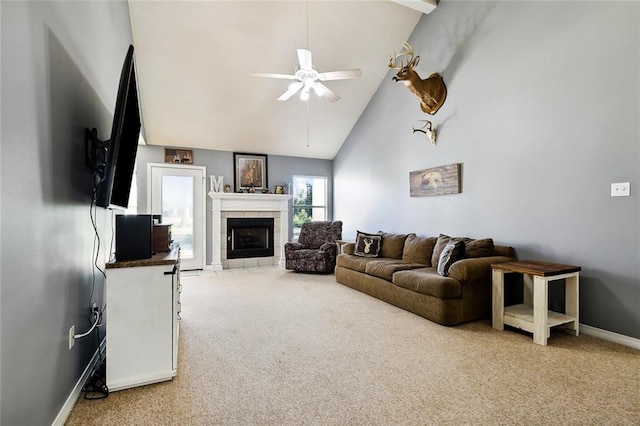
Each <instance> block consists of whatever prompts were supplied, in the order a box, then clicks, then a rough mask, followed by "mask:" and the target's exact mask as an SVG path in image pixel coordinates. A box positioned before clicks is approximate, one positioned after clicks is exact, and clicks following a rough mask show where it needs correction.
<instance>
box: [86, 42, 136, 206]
mask: <svg viewBox="0 0 640 426" xmlns="http://www.w3.org/2000/svg"><path fill="white" fill-rule="evenodd" d="M140 126H141V121H140V109H139V106H138V87H137V84H136V71H135V62H134V57H133V46H129V50H128V51H127V56H126V57H125V59H124V64H123V65H122V73H121V74H120V84H119V86H118V94H117V98H116V107H115V112H114V115H113V125H112V127H111V139H110V141H109V146H108V154H107V161H106V164H105V169H104V174H103V176H102V177H101V179H100V182H99V183H98V186H97V189H96V205H97V206H99V207H108V208H118V209H126V208H127V207H128V205H129V192H130V191H131V180H132V178H133V171H134V168H135V163H136V153H137V152H138V138H139V136H140Z"/></svg>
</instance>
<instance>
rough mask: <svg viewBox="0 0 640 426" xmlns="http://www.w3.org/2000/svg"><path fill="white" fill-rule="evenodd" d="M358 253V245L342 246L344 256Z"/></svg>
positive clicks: (348, 244)
mask: <svg viewBox="0 0 640 426" xmlns="http://www.w3.org/2000/svg"><path fill="white" fill-rule="evenodd" d="M355 252H356V243H347V244H345V245H343V246H342V253H343V254H353V253H355Z"/></svg>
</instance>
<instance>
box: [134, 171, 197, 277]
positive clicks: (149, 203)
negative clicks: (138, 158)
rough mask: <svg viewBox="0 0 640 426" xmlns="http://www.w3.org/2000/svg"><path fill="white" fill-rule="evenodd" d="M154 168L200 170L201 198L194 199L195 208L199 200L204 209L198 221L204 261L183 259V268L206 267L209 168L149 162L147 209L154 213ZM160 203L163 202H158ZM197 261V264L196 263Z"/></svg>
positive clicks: (148, 212) (148, 211) (149, 212)
mask: <svg viewBox="0 0 640 426" xmlns="http://www.w3.org/2000/svg"><path fill="white" fill-rule="evenodd" d="M153 168H158V169H174V170H182V171H184V170H192V171H194V172H200V176H198V177H197V179H200V183H198V182H196V183H195V184H194V185H198V186H199V188H200V191H201V195H200V197H199V200H196V199H194V200H193V203H194V210H195V207H196V206H197V203H198V201H200V202H201V203H202V209H201V210H200V212H199V214H200V215H202V218H201V219H200V220H199V221H198V224H199V225H200V227H201V232H200V234H201V235H202V237H201V238H200V240H201V242H200V243H199V244H198V247H199V248H200V250H201V251H202V262H197V263H196V262H195V261H191V260H185V259H183V260H182V268H185V267H186V269H204V268H205V266H206V263H207V238H206V232H207V168H206V167H205V166H194V165H192V164H173V163H147V205H146V209H145V211H146V212H147V214H154V212H153V208H152V205H153V200H152V196H153V193H152V183H153V182H152V181H153V179H152V170H153ZM158 205H161V203H159V202H158ZM139 210H140V206H138V213H140V211H139ZM195 219H196V213H195V211H194V221H195ZM194 232H195V224H194ZM196 238H197V236H196V235H194V241H193V244H194V250H195V248H196V247H195V245H196ZM194 263H195V265H194Z"/></svg>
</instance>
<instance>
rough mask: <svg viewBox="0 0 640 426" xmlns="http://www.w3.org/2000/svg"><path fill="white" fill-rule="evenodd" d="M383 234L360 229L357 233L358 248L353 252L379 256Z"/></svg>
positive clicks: (359, 254) (357, 254) (367, 255)
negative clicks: (369, 232)
mask: <svg viewBox="0 0 640 426" xmlns="http://www.w3.org/2000/svg"><path fill="white" fill-rule="evenodd" d="M381 241H382V235H380V234H368V233H366V232H360V231H358V232H357V234H356V249H355V251H354V253H353V254H355V255H356V256H363V257H378V254H379V253H380V245H381V244H380V243H381Z"/></svg>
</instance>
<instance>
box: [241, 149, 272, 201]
mask: <svg viewBox="0 0 640 426" xmlns="http://www.w3.org/2000/svg"><path fill="white" fill-rule="evenodd" d="M233 175H234V177H235V182H234V183H235V188H236V192H256V191H258V192H262V191H263V190H265V189H267V188H269V185H268V183H267V156H266V155H262V154H244V153H238V152H234V153H233Z"/></svg>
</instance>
